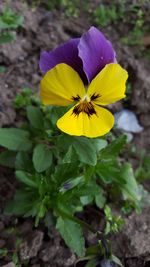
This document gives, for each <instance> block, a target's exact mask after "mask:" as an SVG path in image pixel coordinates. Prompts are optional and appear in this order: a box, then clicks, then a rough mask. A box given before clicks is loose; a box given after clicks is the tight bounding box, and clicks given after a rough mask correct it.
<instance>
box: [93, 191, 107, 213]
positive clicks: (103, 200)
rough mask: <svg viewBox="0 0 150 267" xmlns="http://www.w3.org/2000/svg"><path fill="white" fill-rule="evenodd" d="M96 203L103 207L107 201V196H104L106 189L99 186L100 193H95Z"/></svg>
mask: <svg viewBox="0 0 150 267" xmlns="http://www.w3.org/2000/svg"><path fill="white" fill-rule="evenodd" d="M95 203H96V205H97V207H99V208H100V209H102V208H103V207H104V205H105V203H106V198H105V196H104V191H103V190H102V189H101V188H100V187H99V194H96V195H95Z"/></svg>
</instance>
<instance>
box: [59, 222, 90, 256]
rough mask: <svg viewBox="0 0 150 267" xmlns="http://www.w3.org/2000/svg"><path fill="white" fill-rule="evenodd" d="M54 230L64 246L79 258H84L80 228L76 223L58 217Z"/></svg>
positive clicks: (83, 245)
mask: <svg viewBox="0 0 150 267" xmlns="http://www.w3.org/2000/svg"><path fill="white" fill-rule="evenodd" d="M56 228H57V229H58V230H59V232H60V234H61V236H62V238H63V239H64V241H65V243H66V245H67V246H68V247H70V248H71V250H73V252H74V253H76V254H77V255H78V256H79V257H82V256H84V254H85V244H84V237H83V233H82V229H81V226H80V225H79V224H77V223H76V222H73V221H71V220H68V219H63V218H61V217H59V218H58V220H57V225H56Z"/></svg>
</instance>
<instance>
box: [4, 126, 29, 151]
mask: <svg viewBox="0 0 150 267" xmlns="http://www.w3.org/2000/svg"><path fill="white" fill-rule="evenodd" d="M28 138H29V133H28V132H27V131H24V130H21V129H16V128H1V129H0V145H1V146H3V147H6V148H8V149H10V150H14V151H17V150H18V151H27V150H30V149H31V146H32V143H31V141H30V140H29V139H28Z"/></svg>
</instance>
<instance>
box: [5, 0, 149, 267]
mask: <svg viewBox="0 0 150 267" xmlns="http://www.w3.org/2000/svg"><path fill="white" fill-rule="evenodd" d="M12 7H13V9H14V10H16V11H18V12H21V14H22V15H23V16H24V18H25V22H24V25H23V28H21V29H19V30H18V33H17V40H16V41H15V42H13V43H10V44H6V45H3V46H2V47H1V50H0V65H4V66H6V67H7V72H6V73H4V74H1V76H0V80H1V82H0V127H2V126H11V125H14V124H15V123H16V113H15V111H14V109H13V107H12V99H13V97H14V96H15V95H16V94H17V92H18V91H20V90H21V88H23V87H30V88H32V89H33V91H34V92H38V90H39V81H40V79H41V73H40V71H39V68H38V60H39V55H40V51H41V50H50V49H52V48H54V47H55V46H56V45H58V44H60V43H62V42H64V41H66V40H68V39H69V38H70V37H76V36H80V35H81V34H82V33H83V32H84V31H85V30H87V29H88V28H89V27H90V26H91V22H90V19H87V16H86V15H84V14H83V15H82V16H80V18H67V19H66V17H65V16H64V14H63V13H60V12H58V11H56V10H55V11H53V12H50V11H46V10H45V9H43V8H37V9H35V10H32V9H31V8H30V7H28V6H27V5H26V4H25V3H21V2H20V1H17V0H15V1H13V2H12ZM0 9H2V4H0ZM105 33H106V35H107V36H108V38H109V39H110V40H111V41H112V42H113V45H114V47H115V49H116V51H117V54H118V61H119V62H120V63H121V64H122V65H123V66H124V67H125V68H126V69H127V70H128V71H129V74H130V78H129V79H130V81H131V83H132V86H133V92H132V98H131V107H130V109H132V110H134V112H135V113H136V114H137V115H138V117H139V120H140V123H141V125H142V126H143V127H144V131H143V132H142V133H140V134H137V135H135V136H134V142H135V144H136V145H137V146H138V147H139V148H140V149H141V148H146V149H147V148H148V146H149V144H150V120H149V113H150V105H149V101H150V78H149V75H148V73H149V63H148V61H147V60H145V59H143V58H138V59H136V57H135V53H134V50H133V49H131V48H128V47H123V46H122V45H121V44H120V42H119V38H120V37H119V34H118V29H117V28H112V27H108V28H107V29H106V30H105ZM121 108H122V104H121V105H120V104H119V105H118V106H116V107H115V110H120V109H121ZM15 186H16V182H15V180H14V177H13V175H12V172H10V171H8V170H6V169H5V168H1V169H0V249H1V248H5V247H7V248H8V251H9V253H8V255H7V256H5V257H0V266H3V267H4V265H5V264H7V263H11V262H12V255H13V253H14V252H17V253H18V255H19V258H20V261H21V265H22V266H24V262H25V261H26V262H28V265H27V266H32V267H40V266H45V267H57V266H58V267H63V266H64V267H67V266H68V267H71V266H73V264H74V262H75V259H76V258H75V255H74V254H72V253H71V252H70V251H69V249H68V248H66V246H65V245H64V243H63V241H62V240H61V238H60V236H59V235H58V233H57V232H56V231H55V230H54V229H53V230H52V233H51V235H48V232H47V230H46V229H45V228H44V226H43V225H40V226H39V227H38V229H35V228H34V223H33V221H32V220H29V219H28V220H27V219H22V218H14V217H9V216H6V215H4V214H3V207H4V204H5V203H6V202H7V200H8V199H10V198H11V197H12V195H13V193H14V190H15ZM149 212H150V208H147V209H146V210H145V209H144V210H143V212H142V214H141V215H140V216H139V215H136V214H132V215H131V216H129V217H128V218H127V219H126V227H127V228H125V230H124V232H123V234H122V235H121V237H118V236H117V237H116V241H117V242H116V244H117V245H116V246H115V248H114V250H115V251H116V255H119V256H120V257H121V258H123V260H124V264H125V266H126V267H134V266H136V267H148V266H150V248H149V235H150V233H149V229H150V220H149V218H148V214H149ZM141 229H143V230H141ZM20 238H21V246H19V248H16V241H17V240H18V239H20ZM90 238H91V237H89V240H90ZM7 267H13V265H12V266H11V265H10V266H7Z"/></svg>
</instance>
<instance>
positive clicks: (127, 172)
mask: <svg viewBox="0 0 150 267" xmlns="http://www.w3.org/2000/svg"><path fill="white" fill-rule="evenodd" d="M121 173H122V177H123V179H124V180H125V182H126V183H124V184H123V185H122V186H121V190H122V193H123V195H124V197H125V199H131V200H133V201H134V202H138V201H140V200H141V195H140V192H139V188H138V184H137V182H136V180H135V177H134V173H133V169H132V166H131V164H129V163H126V164H124V165H123V166H122V170H121Z"/></svg>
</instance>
